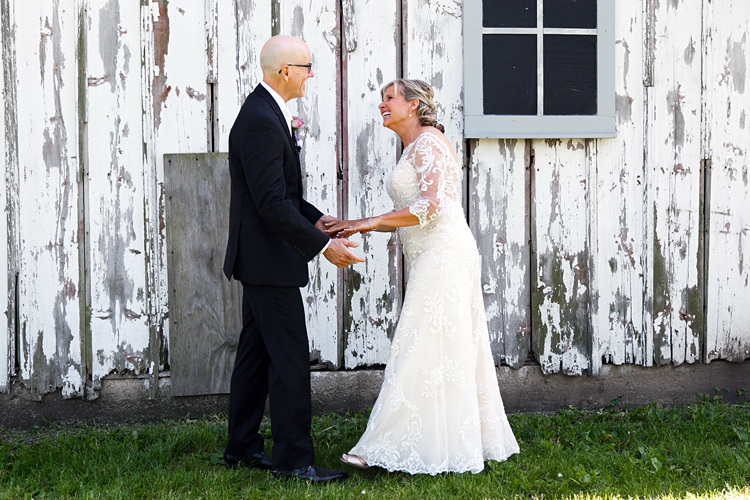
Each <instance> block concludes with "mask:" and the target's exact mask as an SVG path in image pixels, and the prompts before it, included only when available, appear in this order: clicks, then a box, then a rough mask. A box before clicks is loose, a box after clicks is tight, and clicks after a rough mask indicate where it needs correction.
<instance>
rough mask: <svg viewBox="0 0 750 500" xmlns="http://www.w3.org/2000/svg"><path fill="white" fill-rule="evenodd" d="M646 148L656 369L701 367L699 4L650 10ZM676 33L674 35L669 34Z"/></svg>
mask: <svg viewBox="0 0 750 500" xmlns="http://www.w3.org/2000/svg"><path fill="white" fill-rule="evenodd" d="M653 8H654V15H653V19H654V21H653V22H654V26H653V28H652V30H653V33H654V37H655V41H654V47H655V48H654V68H653V84H654V86H653V87H652V88H650V89H649V92H650V94H649V100H648V106H649V108H650V109H649V115H648V120H649V124H648V130H647V139H646V140H647V144H646V149H647V150H648V164H647V166H646V168H647V169H648V170H649V171H650V172H649V174H650V178H649V186H648V189H649V190H650V195H649V196H650V200H651V206H650V207H648V208H647V210H648V211H649V212H651V213H653V220H654V222H653V234H652V236H651V237H652V238H653V256H652V259H653V263H652V265H653V274H652V275H651V276H650V277H649V278H648V279H649V282H650V283H651V286H652V287H653V328H654V333H653V337H654V362H655V363H657V364H665V363H670V362H671V363H673V364H681V363H683V362H688V363H692V362H695V361H697V360H698V359H699V356H700V351H701V345H700V343H701V337H702V330H703V305H702V303H701V300H700V295H701V290H700V280H701V279H702V274H701V273H702V270H701V269H700V259H699V252H700V250H701V249H700V247H699V242H700V231H699V225H700V217H701V214H700V185H701V175H702V172H701V161H700V160H701V159H700V120H701V118H700V116H701V62H700V47H701V40H700V39H698V34H699V33H701V4H700V3H696V2H694V3H690V2H677V1H668V2H656V3H655V4H654V7H653ZM676 26H679V27H680V28H679V29H675V27H676Z"/></svg>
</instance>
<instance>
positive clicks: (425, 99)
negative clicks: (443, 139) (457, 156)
mask: <svg viewBox="0 0 750 500" xmlns="http://www.w3.org/2000/svg"><path fill="white" fill-rule="evenodd" d="M391 85H393V87H394V89H395V90H396V93H398V94H401V97H403V98H404V99H405V100H407V101H411V100H412V99H417V100H418V101H419V104H418V105H417V118H419V123H421V124H422V125H423V126H425V127H435V128H436V129H438V130H439V131H441V132H445V127H443V126H442V125H441V124H440V123H438V119H437V113H436V111H437V110H436V108H435V103H434V102H433V98H434V97H435V91H434V90H432V86H430V84H429V83H427V82H423V81H422V80H409V79H406V78H397V79H395V80H393V81H391V82H388V83H386V84H385V85H384V86H383V88H381V89H380V97H381V98H382V97H383V96H384V95H385V91H386V90H388V88H389V87H390V86H391Z"/></svg>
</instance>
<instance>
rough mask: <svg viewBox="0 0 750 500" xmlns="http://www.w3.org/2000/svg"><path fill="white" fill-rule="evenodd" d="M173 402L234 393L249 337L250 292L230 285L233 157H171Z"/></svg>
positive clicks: (167, 173)
mask: <svg viewBox="0 0 750 500" xmlns="http://www.w3.org/2000/svg"><path fill="white" fill-rule="evenodd" d="M164 174H165V184H166V206H165V209H166V220H167V244H168V246H169V249H170V251H169V253H168V259H167V262H168V266H169V299H170V314H169V318H170V329H169V331H170V334H171V335H172V343H171V355H170V359H171V360H172V365H171V369H170V379H171V386H172V396H191V395H196V394H218V393H228V392H229V386H230V380H231V375H232V370H233V368H234V357H235V353H236V350H237V341H238V339H239V335H240V331H241V330H242V314H241V311H242V286H241V284H240V283H239V282H237V281H232V282H229V281H227V279H226V278H225V277H224V274H223V272H222V266H221V263H222V262H223V260H224V245H221V244H218V242H220V241H223V240H224V238H225V237H226V235H225V234H224V233H225V232H226V227H227V225H228V224H229V203H228V202H227V201H228V200H229V192H230V179H229V166H228V159H227V155H226V154H221V153H211V154H200V155H199V154H179V155H166V156H165V163H164Z"/></svg>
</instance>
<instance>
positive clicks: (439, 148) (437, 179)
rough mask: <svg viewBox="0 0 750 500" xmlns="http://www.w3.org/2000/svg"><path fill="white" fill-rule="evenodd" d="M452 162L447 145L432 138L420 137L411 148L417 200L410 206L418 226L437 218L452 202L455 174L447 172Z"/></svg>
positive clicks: (431, 136) (454, 191) (454, 193)
mask: <svg viewBox="0 0 750 500" xmlns="http://www.w3.org/2000/svg"><path fill="white" fill-rule="evenodd" d="M452 160H453V158H452V156H451V153H450V151H448V150H447V147H446V145H445V144H444V143H443V141H441V140H440V139H439V138H437V137H435V136H434V135H433V134H423V135H422V137H420V138H418V139H417V143H416V144H414V170H415V171H416V173H417V185H418V186H419V194H420V196H419V199H417V200H416V201H414V202H413V203H412V204H411V205H410V206H409V212H411V213H412V214H414V215H416V216H417V218H418V219H419V225H420V226H425V225H426V224H429V223H430V222H431V221H433V220H434V219H435V218H437V216H438V215H440V212H441V211H442V210H443V208H444V206H445V203H446V201H455V199H456V190H457V187H456V185H455V183H456V179H454V177H455V172H452V171H451V170H450V166H451V162H452Z"/></svg>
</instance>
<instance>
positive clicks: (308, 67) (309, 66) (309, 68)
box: [279, 62, 312, 75]
mask: <svg viewBox="0 0 750 500" xmlns="http://www.w3.org/2000/svg"><path fill="white" fill-rule="evenodd" d="M284 66H296V67H298V68H307V74H308V75H309V74H310V73H312V62H311V63H310V64H285V65H284ZM283 69H284V68H281V69H280V70H279V74H281V70H283Z"/></svg>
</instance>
